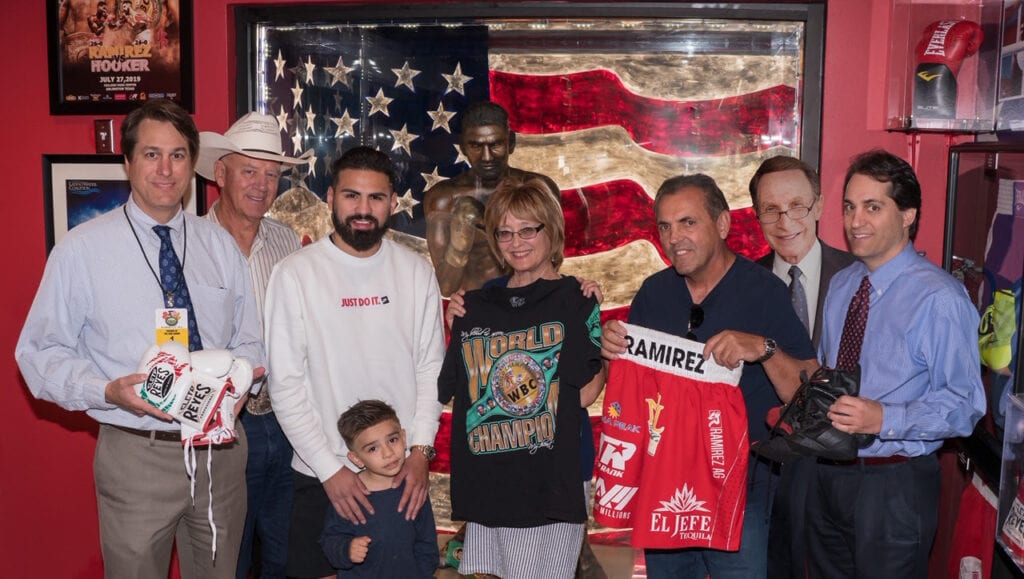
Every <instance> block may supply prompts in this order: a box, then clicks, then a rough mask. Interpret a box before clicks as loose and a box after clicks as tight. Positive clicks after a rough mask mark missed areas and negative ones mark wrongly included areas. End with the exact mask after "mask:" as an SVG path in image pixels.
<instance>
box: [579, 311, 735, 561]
mask: <svg viewBox="0 0 1024 579" xmlns="http://www.w3.org/2000/svg"><path fill="white" fill-rule="evenodd" d="M625 328H626V331H627V332H628V338H627V341H628V345H627V352H626V353H625V354H622V355H621V356H620V357H619V358H618V359H617V360H615V361H614V362H612V363H611V368H610V371H609V375H608V386H607V390H606V391H605V395H604V409H603V415H602V417H601V421H602V434H601V444H600V447H599V448H598V452H597V485H596V494H595V497H594V519H595V520H596V521H597V522H598V523H600V524H602V525H605V526H608V527H616V528H618V527H633V539H632V544H633V546H634V547H639V548H649V549H680V548H684V547H704V548H710V549H719V550H723V551H736V550H738V549H739V547H740V535H741V531H742V529H743V507H744V505H745V504H746V494H747V460H748V457H749V444H748V440H747V409H746V405H745V404H744V402H743V393H742V392H741V391H740V389H739V386H738V385H739V381H740V375H741V374H742V370H743V367H742V365H741V366H740V367H739V368H736V369H735V370H729V369H727V368H725V367H723V366H719V365H718V364H716V363H715V362H714V361H713V360H705V359H704V357H703V355H702V351H703V349H704V345H703V344H701V343H699V342H694V341H692V340H686V339H683V338H679V337H677V336H672V335H670V334H665V333H662V332H657V331H654V330H649V329H647V328H642V327H640V326H634V325H629V324H625Z"/></svg>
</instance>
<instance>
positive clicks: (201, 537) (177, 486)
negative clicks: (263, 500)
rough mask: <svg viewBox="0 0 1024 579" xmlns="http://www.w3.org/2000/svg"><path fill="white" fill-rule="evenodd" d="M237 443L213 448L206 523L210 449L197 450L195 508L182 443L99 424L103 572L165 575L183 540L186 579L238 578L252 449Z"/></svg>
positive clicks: (117, 578)
mask: <svg viewBox="0 0 1024 579" xmlns="http://www.w3.org/2000/svg"><path fill="white" fill-rule="evenodd" d="M236 427H237V430H238V440H236V441H235V443H233V444H231V445H227V446H223V447H218V448H217V449H215V450H214V451H213V464H212V467H211V471H212V473H213V483H214V484H213V518H214V523H215V524H216V527H217V556H216V559H215V560H214V559H213V552H212V547H211V545H212V540H213V533H212V531H211V530H210V524H209V521H208V520H207V516H208V515H207V508H208V506H209V499H210V492H209V488H210V487H209V485H210V477H209V475H208V474H207V471H206V461H207V457H208V455H209V453H210V451H209V450H206V449H196V483H195V505H193V504H192V498H191V497H190V495H189V487H190V483H189V479H188V476H187V475H186V473H185V463H184V453H183V450H182V446H181V443H180V442H176V441H161V440H153V439H147V438H144V437H141V436H138V435H135V434H131V433H128V432H124V431H122V430H119V429H117V428H114V427H112V426H108V425H100V432H99V440H98V441H97V444H96V456H95V459H94V461H93V473H94V476H95V479H96V504H97V508H98V511H99V521H100V543H101V546H102V550H103V566H104V573H105V576H106V577H107V578H109V579H122V578H125V577H132V578H138V579H148V578H152V579H166V578H167V572H168V568H169V565H170V555H171V546H172V544H173V543H174V540H175V536H177V538H178V559H179V563H180V567H181V575H182V577H183V579H233V578H234V576H235V566H236V564H237V562H238V549H239V545H240V543H241V540H242V529H243V526H244V523H245V510H246V487H245V462H246V457H247V447H246V443H245V433H244V431H243V429H242V427H241V423H239V424H237V425H236Z"/></svg>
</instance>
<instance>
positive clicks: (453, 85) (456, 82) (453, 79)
mask: <svg viewBox="0 0 1024 579" xmlns="http://www.w3.org/2000/svg"><path fill="white" fill-rule="evenodd" d="M441 76H443V77H444V79H445V80H446V81H448V88H447V89H445V91H444V94H448V93H450V92H452V91H455V92H457V93H459V94H460V95H462V96H466V83H467V82H469V81H471V80H473V77H471V76H466V75H464V74H462V63H461V62H458V63H456V64H455V72H453V73H451V74H442V75H441Z"/></svg>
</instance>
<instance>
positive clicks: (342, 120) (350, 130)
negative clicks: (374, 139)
mask: <svg viewBox="0 0 1024 579" xmlns="http://www.w3.org/2000/svg"><path fill="white" fill-rule="evenodd" d="M331 122H333V123H334V124H336V125H338V130H337V131H335V132H334V137H335V138H336V139H337V138H341V137H344V136H345V135H348V136H350V137H354V136H356V123H358V122H359V119H353V118H352V117H351V116H349V114H348V111H345V112H343V113H342V114H341V116H340V117H331Z"/></svg>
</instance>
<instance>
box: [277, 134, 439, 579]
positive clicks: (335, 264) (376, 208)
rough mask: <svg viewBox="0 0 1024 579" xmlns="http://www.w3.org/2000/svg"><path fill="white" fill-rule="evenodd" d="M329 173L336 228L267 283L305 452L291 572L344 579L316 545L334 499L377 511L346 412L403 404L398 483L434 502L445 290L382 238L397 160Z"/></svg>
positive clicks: (287, 429) (286, 394)
mask: <svg viewBox="0 0 1024 579" xmlns="http://www.w3.org/2000/svg"><path fill="white" fill-rule="evenodd" d="M331 170H332V174H333V175H334V182H333V185H332V187H331V189H330V190H329V191H328V193H327V203H328V206H329V207H330V209H331V216H332V219H333V221H334V228H335V231H334V233H332V234H331V235H330V236H329V237H326V238H324V239H321V240H320V241H318V242H316V243H314V244H312V245H309V246H307V247H305V248H303V249H301V250H299V251H297V252H295V253H293V254H292V255H290V256H288V257H287V258H285V259H284V260H282V261H281V262H280V263H278V265H277V267H276V268H275V270H274V273H273V275H272V276H271V278H270V285H269V287H268V289H267V303H266V320H265V329H266V343H267V351H268V359H269V362H270V363H269V376H270V382H271V386H270V392H271V401H272V403H273V406H274V409H275V412H276V413H277V418H278V421H279V422H280V423H281V428H282V429H283V430H284V433H285V435H286V436H287V437H288V440H289V441H290V442H291V444H292V446H293V447H294V448H295V456H294V458H293V459H292V468H293V469H294V471H295V504H294V506H293V510H292V521H291V530H290V536H289V556H288V576H290V577H324V576H329V575H334V573H335V571H334V569H333V568H332V567H331V566H330V564H329V563H328V562H327V559H326V557H324V555H323V552H322V551H321V549H320V545H319V543H318V542H317V540H318V538H319V536H320V531H321V530H322V528H323V521H324V514H325V513H326V509H327V505H328V504H330V505H333V507H334V508H335V509H336V510H337V512H338V514H339V515H341V516H342V517H343V518H345V519H347V520H349V521H352V522H353V523H357V524H359V523H364V522H365V521H366V516H367V514H371V515H372V514H373V509H372V507H371V506H370V502H369V500H368V499H367V495H368V494H369V491H368V490H367V489H366V487H365V486H364V485H363V483H362V482H361V481H360V480H359V478H358V477H357V476H356V473H357V472H358V469H357V468H356V466H355V465H354V464H352V462H351V461H350V460H349V459H348V450H349V449H348V448H347V447H346V446H345V442H344V441H343V440H342V438H341V435H340V434H339V433H338V429H337V427H336V424H337V420H338V417H339V416H340V415H341V413H342V412H343V411H345V410H346V409H347V408H349V407H350V406H352V405H353V404H355V403H356V402H358V401H359V400H365V399H370V398H375V399H381V400H384V401H385V402H387V403H388V404H390V405H391V406H392V407H394V408H395V410H396V411H397V413H398V418H399V421H400V422H401V424H402V425H403V426H405V428H406V441H407V443H408V445H409V448H410V449H411V453H410V456H409V458H408V459H407V460H406V461H405V464H404V466H403V467H402V470H401V472H400V473H399V475H398V476H396V477H395V483H394V484H395V486H396V487H398V486H400V485H401V484H402V483H404V484H405V490H404V493H403V495H402V498H401V500H400V502H399V506H398V510H399V511H400V512H402V513H404V514H405V517H406V518H407V519H412V518H414V517H415V516H416V513H417V512H418V511H419V509H420V507H421V506H423V504H424V501H425V500H426V498H427V491H428V487H429V480H428V476H427V475H428V463H429V459H430V458H433V455H434V449H433V447H432V446H431V445H432V444H433V442H434V436H435V435H436V433H437V427H438V420H439V417H440V415H441V405H440V404H439V403H438V402H437V376H438V373H439V372H440V370H441V362H442V359H443V357H444V330H443V326H442V321H441V297H440V291H439V290H438V285H437V281H436V278H435V276H434V272H433V269H432V268H431V266H430V263H429V262H428V261H427V260H426V259H424V258H422V257H420V256H419V255H417V254H415V253H413V252H412V251H410V250H408V249H406V248H404V247H402V246H400V245H398V244H395V243H393V242H391V241H390V240H387V239H384V238H383V235H384V232H385V231H386V230H387V223H388V220H389V218H390V216H391V213H392V212H393V211H394V209H395V206H396V204H397V198H396V196H395V192H394V186H395V173H394V169H393V167H392V165H391V161H390V159H388V157H387V155H385V154H383V153H381V152H378V151H375V150H373V149H371V148H369V147H357V148H354V149H351V150H350V151H348V152H346V153H345V154H344V155H342V156H341V157H340V158H339V159H338V160H337V161H335V163H334V165H333V166H332V168H331Z"/></svg>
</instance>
